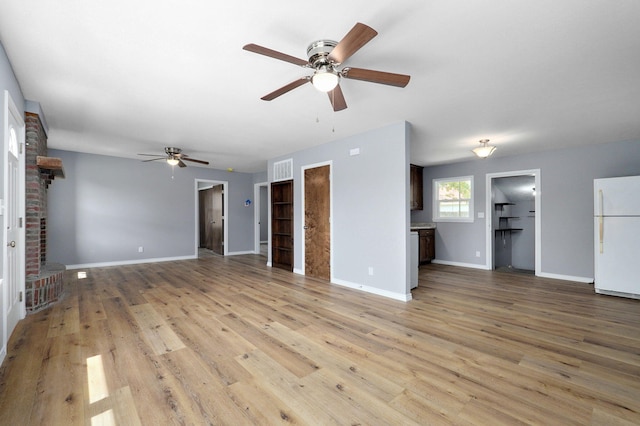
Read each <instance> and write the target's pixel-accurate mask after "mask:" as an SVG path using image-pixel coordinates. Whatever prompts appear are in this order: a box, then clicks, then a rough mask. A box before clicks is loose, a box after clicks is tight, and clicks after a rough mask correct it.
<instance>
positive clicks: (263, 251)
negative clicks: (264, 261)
mask: <svg viewBox="0 0 640 426" xmlns="http://www.w3.org/2000/svg"><path fill="white" fill-rule="evenodd" d="M253 199H254V200H255V202H254V203H253V207H254V211H253V215H254V231H255V232H254V244H253V245H254V249H253V251H254V253H255V254H260V255H263V256H265V257H266V256H267V253H268V240H269V183H268V182H262V183H256V184H255V185H254V186H253Z"/></svg>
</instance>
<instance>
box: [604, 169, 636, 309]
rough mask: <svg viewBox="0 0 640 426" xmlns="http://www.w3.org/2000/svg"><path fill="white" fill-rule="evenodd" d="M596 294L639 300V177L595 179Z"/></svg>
mask: <svg viewBox="0 0 640 426" xmlns="http://www.w3.org/2000/svg"><path fill="white" fill-rule="evenodd" d="M593 201H594V237H595V238H594V248H595V250H594V251H595V253H594V255H595V265H594V266H595V267H594V273H595V277H594V278H595V289H596V293H602V294H609V295H613V296H622V297H631V298H634V299H640V176H629V177H617V178H609V179H595V180H594V200H593Z"/></svg>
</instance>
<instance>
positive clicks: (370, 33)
mask: <svg viewBox="0 0 640 426" xmlns="http://www.w3.org/2000/svg"><path fill="white" fill-rule="evenodd" d="M377 34H378V33H377V31H376V30H374V29H373V28H371V27H369V26H367V25H365V24H362V23H360V22H358V23H356V24H355V25H354V26H353V28H351V30H350V31H349V32H348V33H347V34H346V35H345V36H344V38H343V39H342V40H340V42H339V43H338V42H336V41H333V40H317V41H314V42H313V43H311V44H310V45H309V47H308V48H307V56H308V58H309V59H308V60H304V59H299V58H296V57H293V56H290V55H287V54H285V53H281V52H278V51H275V50H272V49H269V48H266V47H262V46H258V45H257V44H247V45H246V46H244V47H243V49H244V50H247V51H249V52H254V53H258V54H260V55H265V56H269V57H271V58H275V59H279V60H281V61H285V62H290V63H292V64H295V65H300V66H301V67H303V68H310V69H312V70H313V75H310V76H304V77H301V78H299V79H298V80H295V81H293V82H291V83H289V84H287V85H285V86H283V87H281V88H279V89H277V90H274V91H273V92H271V93H269V94H267V95H265V96H263V97H262V98H261V99H262V100H265V101H271V100H273V99H275V98H277V97H278V96H281V95H284V94H285V93H287V92H289V91H291V90H293V89H295V88H296V87H300V86H302V85H303V84H305V83H308V82H311V84H313V86H314V87H315V88H316V89H318V90H320V91H322V92H327V93H328V94H329V100H330V101H331V105H332V106H333V110H334V111H341V110H343V109H345V108H347V102H346V101H345V99H344V95H343V93H342V89H341V88H340V84H339V83H340V78H347V79H352V80H362V81H369V82H371V83H379V84H387V85H390V86H396V87H405V86H406V85H407V84H408V83H409V79H410V78H411V77H410V76H408V75H404V74H394V73H390V72H383V71H374V70H368V69H363V68H353V67H346V68H342V69H339V68H338V66H339V65H341V64H342V63H343V62H345V61H346V60H347V59H349V57H351V55H353V54H354V53H356V52H357V51H358V50H359V49H360V48H361V47H362V46H364V45H365V44H367V43H368V42H369V41H370V40H371V39H373V38H374V37H375V36H376V35H377Z"/></svg>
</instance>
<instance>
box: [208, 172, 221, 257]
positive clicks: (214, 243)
mask: <svg viewBox="0 0 640 426" xmlns="http://www.w3.org/2000/svg"><path fill="white" fill-rule="evenodd" d="M210 191H212V192H211V193H212V200H211V220H212V223H211V250H213V251H214V253H218V254H224V249H223V245H222V243H223V241H222V240H223V238H222V237H223V234H224V232H223V224H224V223H223V219H222V210H223V203H224V201H223V199H224V194H223V191H222V185H217V186H214V187H213V188H211V189H210Z"/></svg>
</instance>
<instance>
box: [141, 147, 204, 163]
mask: <svg viewBox="0 0 640 426" xmlns="http://www.w3.org/2000/svg"><path fill="white" fill-rule="evenodd" d="M164 152H165V154H166V155H165V156H163V157H161V156H160V155H161V154H138V155H144V156H148V157H156V158H151V159H149V160H142V162H143V163H147V162H149V161H158V160H165V161H166V162H167V163H168V164H170V165H172V166H176V165H177V166H180V167H187V165H186V164H185V163H184V162H185V161H191V162H194V163H199V164H209V162H208V161H203V160H196V159H195V158H190V157H189V156H188V155H187V154H183V153H182V149H180V148H175V147H172V146H168V147H166V148H165V149H164Z"/></svg>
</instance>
